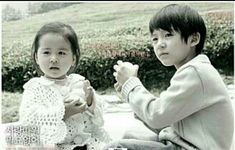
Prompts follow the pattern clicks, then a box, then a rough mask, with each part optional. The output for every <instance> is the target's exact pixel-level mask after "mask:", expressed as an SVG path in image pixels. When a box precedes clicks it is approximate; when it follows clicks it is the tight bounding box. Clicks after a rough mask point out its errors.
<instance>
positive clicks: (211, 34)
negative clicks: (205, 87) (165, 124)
mask: <svg viewBox="0 0 235 150" xmlns="http://www.w3.org/2000/svg"><path fill="white" fill-rule="evenodd" d="M170 3H173V2H121V1H119V2H99V3H98V2H53V3H52V2H44V3H43V2H18V3H16V2H15V3H14V2H12V3H11V2H7V3H4V4H2V123H8V122H15V121H17V120H18V109H19V105H20V102H21V96H22V91H23V88H22V87H23V84H24V83H26V82H27V81H28V80H29V79H30V78H32V77H35V76H38V75H37V73H36V71H35V69H34V67H33V65H32V61H31V57H30V53H31V44H32V42H33V39H34V36H35V35H36V32H37V31H38V30H39V28H40V27H41V26H42V25H44V24H45V23H48V22H51V21H61V22H64V23H67V24H70V25H71V26H72V27H73V28H74V30H75V31H76V33H77V35H78V37H79V44H80V48H81V60H80V63H79V68H78V70H76V72H77V73H79V74H81V75H83V76H85V77H86V78H87V79H88V80H90V82H91V85H92V86H93V87H94V88H95V89H96V90H97V92H98V93H99V94H101V95H104V96H105V95H108V96H109V97H107V102H108V103H109V105H107V109H109V110H111V109H112V110H113V109H115V108H118V106H120V109H119V110H120V111H122V110H125V109H128V108H126V107H124V106H123V107H122V106H121V105H118V106H117V105H116V104H122V101H121V100H120V99H118V98H117V95H116V93H115V91H114V89H113V84H114V83H115V79H114V77H113V75H112V74H113V71H114V70H113V65H114V64H115V63H116V62H117V60H119V59H120V60H123V61H130V62H132V63H134V64H138V65H139V66H140V69H139V74H138V76H139V77H140V79H141V81H142V82H143V84H144V85H145V87H146V88H147V89H149V90H150V91H151V92H153V93H154V94H156V95H158V94H159V93H160V92H161V91H163V90H165V89H166V88H167V86H169V81H170V79H171V77H172V76H173V74H174V72H175V68H174V67H165V66H163V65H162V64H161V63H160V62H159V61H158V60H157V58H156V56H155V55H154V53H153V47H152V45H151V42H150V35H149V30H148V23H149V20H150V18H151V17H152V16H153V15H154V14H155V13H156V12H157V11H158V10H159V9H160V8H162V7H163V6H165V5H167V4H170ZM174 3H179V2H174ZM181 3H184V4H187V5H189V6H191V7H192V8H194V9H196V10H197V11H199V13H200V14H201V15H202V17H203V18H204V20H205V23H206V26H207V39H206V43H205V46H204V50H203V53H204V54H206V55H207V56H208V57H209V58H210V60H211V62H212V64H213V65H214V66H215V68H216V69H217V70H218V71H219V72H220V74H221V76H222V78H223V79H224V82H225V83H226V84H227V85H228V86H229V85H233V84H234V2H221V1H220V2H193V1H192V2H181ZM212 86H213V85H212ZM114 105H116V106H114ZM121 107H122V108H121ZM107 112H108V111H107Z"/></svg>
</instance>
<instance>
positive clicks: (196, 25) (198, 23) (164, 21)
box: [149, 4, 206, 55]
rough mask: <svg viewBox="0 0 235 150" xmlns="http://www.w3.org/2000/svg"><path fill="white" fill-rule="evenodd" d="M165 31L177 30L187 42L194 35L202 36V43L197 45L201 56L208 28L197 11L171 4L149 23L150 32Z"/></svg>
mask: <svg viewBox="0 0 235 150" xmlns="http://www.w3.org/2000/svg"><path fill="white" fill-rule="evenodd" d="M158 29H163V30H166V31H169V32H171V31H172V30H175V31H176V32H179V33H180V34H181V37H182V39H183V40H184V41H185V42H187V40H188V37H189V36H190V35H192V34H194V33H197V32H198V33H199V34H200V41H199V43H198V45H196V54H197V55H198V54H200V53H201V51H202V49H203V46H204V43H205V38H206V26H205V23H204V20H203V18H202V17H201V16H200V15H199V14H198V12H197V11H195V10H193V9H192V8H190V7H189V6H187V5H178V4H170V5H167V6H165V7H163V8H162V9H161V10H160V11H159V12H157V13H156V14H155V15H154V16H153V17H152V19H151V20H150V22H149V30H150V33H151V34H152V33H153V32H154V30H158Z"/></svg>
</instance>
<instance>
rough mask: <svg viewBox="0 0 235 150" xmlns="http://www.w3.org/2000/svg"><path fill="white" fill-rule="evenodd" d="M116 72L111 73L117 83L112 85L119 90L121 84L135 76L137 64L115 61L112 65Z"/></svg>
mask: <svg viewBox="0 0 235 150" xmlns="http://www.w3.org/2000/svg"><path fill="white" fill-rule="evenodd" d="M113 68H114V70H115V71H116V72H114V73H113V76H114V77H115V79H116V81H117V83H116V84H115V85H114V87H115V88H116V90H120V89H121V86H122V85H123V84H124V83H125V82H126V81H127V80H128V79H129V78H130V77H137V74H138V69H139V66H138V65H133V64H132V63H130V62H122V61H121V60H119V61H117V65H114V66H113Z"/></svg>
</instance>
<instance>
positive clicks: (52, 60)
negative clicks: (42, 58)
mask: <svg viewBox="0 0 235 150" xmlns="http://www.w3.org/2000/svg"><path fill="white" fill-rule="evenodd" d="M50 62H51V63H57V62H58V59H57V58H56V56H52V57H51V59H50Z"/></svg>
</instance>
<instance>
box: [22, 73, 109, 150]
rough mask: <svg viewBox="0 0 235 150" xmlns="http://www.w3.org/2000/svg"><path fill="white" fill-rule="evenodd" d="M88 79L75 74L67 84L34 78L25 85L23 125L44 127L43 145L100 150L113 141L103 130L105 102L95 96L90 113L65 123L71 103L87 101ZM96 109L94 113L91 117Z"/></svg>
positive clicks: (42, 132)
mask: <svg viewBox="0 0 235 150" xmlns="http://www.w3.org/2000/svg"><path fill="white" fill-rule="evenodd" d="M84 80H85V78H84V77H82V76H80V75H78V74H71V75H69V76H67V78H66V79H64V80H50V79H47V78H45V77H43V76H42V77H40V78H33V79H31V80H29V81H28V82H27V83H26V84H25V85H24V93H23V99H22V103H21V106H20V123H21V124H22V125H33V126H39V127H40V140H41V142H42V144H43V145H52V144H56V147H57V148H59V149H63V150H72V149H73V148H74V147H76V146H82V145H84V144H87V145H88V149H93V150H99V149H100V147H101V146H102V145H104V144H105V143H107V142H109V140H110V138H109V135H108V134H107V133H106V131H105V130H104V129H103V128H102V126H103V124H104V121H103V117H102V102H101V100H100V99H99V96H98V95H97V94H95V102H94V103H93V104H92V105H91V106H90V107H88V109H87V110H86V111H85V112H83V113H79V114H76V115H73V116H71V117H69V118H68V119H66V120H65V121H63V120H62V119H63V117H64V113H65V107H64V102H65V101H66V100H67V99H78V98H80V99H81V100H84V98H85V93H84V91H83V81H84ZM91 109H93V111H94V113H91Z"/></svg>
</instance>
